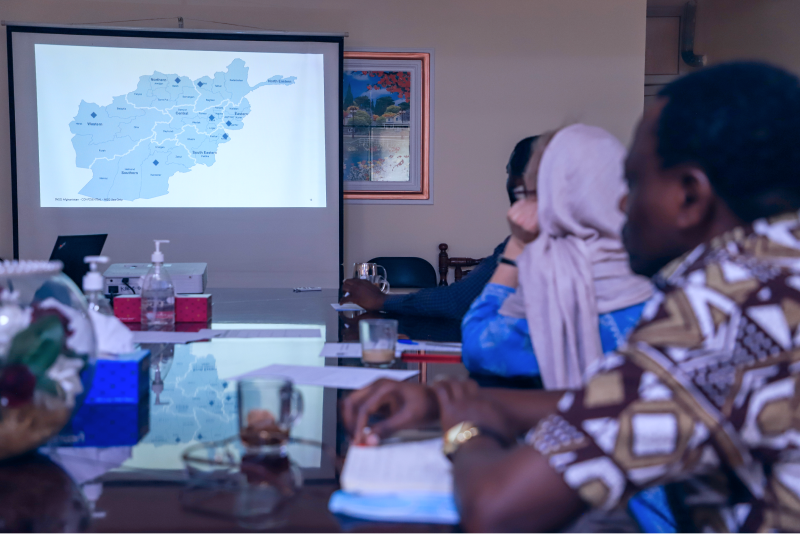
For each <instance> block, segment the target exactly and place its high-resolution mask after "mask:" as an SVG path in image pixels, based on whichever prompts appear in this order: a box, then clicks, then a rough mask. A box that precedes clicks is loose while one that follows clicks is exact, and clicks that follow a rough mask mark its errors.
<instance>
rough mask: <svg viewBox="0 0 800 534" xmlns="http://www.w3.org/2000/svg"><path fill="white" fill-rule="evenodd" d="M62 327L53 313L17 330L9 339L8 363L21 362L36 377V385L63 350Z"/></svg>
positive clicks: (63, 333) (63, 335) (63, 336)
mask: <svg viewBox="0 0 800 534" xmlns="http://www.w3.org/2000/svg"><path fill="white" fill-rule="evenodd" d="M65 334H66V333H65V332H64V327H63V325H62V324H61V320H60V319H59V318H58V317H57V316H55V315H46V316H44V317H42V318H40V319H39V320H37V321H34V323H33V324H31V325H30V326H29V327H28V328H26V329H25V330H23V331H21V332H19V333H18V334H17V335H16V336H14V339H13V340H12V341H11V348H10V349H9V352H8V360H7V361H8V364H9V365H13V364H23V365H26V366H27V367H28V369H30V371H31V373H32V374H33V375H34V376H35V377H36V382H37V385H38V384H39V381H40V380H41V379H42V378H44V377H45V374H46V373H47V370H48V369H49V368H50V366H51V365H53V362H55V361H56V359H57V358H58V355H59V354H61V353H62V352H63V347H64V338H65Z"/></svg>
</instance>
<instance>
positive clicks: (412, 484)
mask: <svg viewBox="0 0 800 534" xmlns="http://www.w3.org/2000/svg"><path fill="white" fill-rule="evenodd" d="M451 467H452V464H451V463H450V462H449V461H448V460H447V458H446V457H445V455H444V453H443V452H442V439H441V438H437V439H429V440H425V441H412V442H406V443H393V444H390V445H380V446H378V447H358V446H351V447H350V448H349V449H348V450H347V459H346V460H345V463H344V469H343V470H342V476H341V478H340V482H341V484H342V489H343V490H345V491H347V492H349V493H361V494H387V493H405V492H419V493H438V494H444V495H449V494H452V493H453V475H452V473H451Z"/></svg>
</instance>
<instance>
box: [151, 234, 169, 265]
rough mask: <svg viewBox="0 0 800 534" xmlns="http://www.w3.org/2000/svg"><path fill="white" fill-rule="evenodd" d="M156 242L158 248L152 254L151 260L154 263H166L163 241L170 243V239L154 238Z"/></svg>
mask: <svg viewBox="0 0 800 534" xmlns="http://www.w3.org/2000/svg"><path fill="white" fill-rule="evenodd" d="M153 242H154V243H155V244H156V250H155V252H153V254H152V255H151V256H150V261H152V262H153V263H164V253H163V252H161V248H160V247H161V243H169V239H153Z"/></svg>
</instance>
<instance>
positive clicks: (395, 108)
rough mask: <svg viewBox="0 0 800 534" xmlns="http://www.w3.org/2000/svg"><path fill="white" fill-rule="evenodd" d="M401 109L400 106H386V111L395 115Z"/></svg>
mask: <svg viewBox="0 0 800 534" xmlns="http://www.w3.org/2000/svg"><path fill="white" fill-rule="evenodd" d="M401 111H403V110H402V109H400V106H389V107H388V108H386V113H394V114H395V115H397V114H398V113H400V112H401Z"/></svg>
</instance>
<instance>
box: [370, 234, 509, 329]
mask: <svg viewBox="0 0 800 534" xmlns="http://www.w3.org/2000/svg"><path fill="white" fill-rule="evenodd" d="M506 241H508V238H506V240H505V241H503V242H502V243H500V244H499V245H497V247H496V248H495V249H494V253H493V254H492V255H491V256H489V257H488V258H486V259H484V260H483V261H482V262H481V263H480V264H479V265H478V266H477V267H475V268H474V269H473V270H472V271H470V273H469V276H467V277H466V278H464V279H463V280H461V281H460V282H458V283H457V284H450V285H449V286H441V287H431V288H428V289H421V290H419V291H417V292H416V293H411V294H408V295H392V296H390V297H387V298H386V300H385V301H384V303H383V311H387V312H394V313H402V314H404V315H419V316H422V317H440V318H443V319H458V320H459V321H460V320H461V318H462V317H464V314H465V313H467V310H468V309H469V305H470V304H472V301H473V300H475V297H477V296H478V295H480V294H481V291H483V288H484V286H486V283H487V282H488V281H489V279H490V278H491V277H492V275H493V274H494V270H495V269H496V268H497V258H498V256H500V254H502V253H503V250H504V249H505V248H506Z"/></svg>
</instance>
